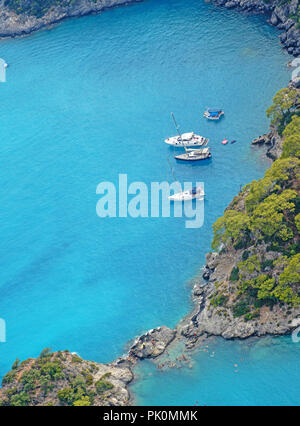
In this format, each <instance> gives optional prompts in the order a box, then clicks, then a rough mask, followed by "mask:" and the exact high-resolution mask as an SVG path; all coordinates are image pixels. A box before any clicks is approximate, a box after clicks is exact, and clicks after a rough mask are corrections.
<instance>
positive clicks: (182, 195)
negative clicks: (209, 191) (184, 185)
mask: <svg viewBox="0 0 300 426" xmlns="http://www.w3.org/2000/svg"><path fill="white" fill-rule="evenodd" d="M204 196H205V194H204V191H203V188H201V187H195V188H193V189H190V190H187V191H183V192H179V193H178V194H174V195H170V197H169V200H171V201H189V200H195V199H197V200H204Z"/></svg>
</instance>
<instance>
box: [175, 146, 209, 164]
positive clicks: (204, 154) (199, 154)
mask: <svg viewBox="0 0 300 426" xmlns="http://www.w3.org/2000/svg"><path fill="white" fill-rule="evenodd" d="M174 158H176V160H180V161H200V160H207V159H208V158H211V152H210V150H209V148H202V149H186V150H185V154H181V155H176V156H175V157H174Z"/></svg>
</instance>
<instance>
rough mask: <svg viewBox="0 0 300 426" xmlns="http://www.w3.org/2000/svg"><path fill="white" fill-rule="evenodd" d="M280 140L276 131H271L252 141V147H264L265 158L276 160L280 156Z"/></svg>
mask: <svg viewBox="0 0 300 426" xmlns="http://www.w3.org/2000/svg"><path fill="white" fill-rule="evenodd" d="M282 143H283V140H282V138H281V137H280V136H279V135H278V133H277V131H275V130H272V131H271V132H270V133H267V134H265V135H262V136H259V137H258V138H256V139H254V140H253V141H252V143H251V144H252V145H254V146H255V145H266V146H267V148H268V150H267V157H269V158H271V159H272V160H274V161H275V160H277V159H278V158H279V157H280V156H281V154H282Z"/></svg>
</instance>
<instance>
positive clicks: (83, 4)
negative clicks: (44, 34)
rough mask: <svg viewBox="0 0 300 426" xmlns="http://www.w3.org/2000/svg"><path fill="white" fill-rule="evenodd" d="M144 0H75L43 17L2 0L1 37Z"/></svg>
mask: <svg viewBox="0 0 300 426" xmlns="http://www.w3.org/2000/svg"><path fill="white" fill-rule="evenodd" d="M140 1H143V0H75V1H74V2H72V3H71V4H69V5H66V6H63V5H58V6H53V7H51V8H50V10H49V11H48V12H47V13H46V14H45V15H44V16H42V17H40V18H39V17H35V16H29V15H26V14H17V13H15V12H14V11H13V10H11V9H10V8H8V7H7V6H5V4H4V3H5V1H4V0H0V38H2V39H3V38H13V37H22V36H25V35H29V34H31V33H33V32H36V31H39V30H41V29H46V28H49V27H51V26H52V25H54V24H57V23H59V22H61V21H63V20H65V19H68V18H74V17H80V16H85V15H90V14H95V13H100V12H102V11H104V10H106V9H110V8H112V7H118V6H126V5H129V4H130V3H137V2H140Z"/></svg>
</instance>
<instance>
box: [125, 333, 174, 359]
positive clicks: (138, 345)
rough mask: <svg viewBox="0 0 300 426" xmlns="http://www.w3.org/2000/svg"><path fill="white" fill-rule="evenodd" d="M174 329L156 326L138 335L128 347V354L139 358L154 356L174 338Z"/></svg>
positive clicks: (160, 352) (161, 351) (162, 350)
mask: <svg viewBox="0 0 300 426" xmlns="http://www.w3.org/2000/svg"><path fill="white" fill-rule="evenodd" d="M175 336H176V331H175V330H172V329H170V328H168V327H165V326H163V327H158V328H155V329H153V330H150V331H148V332H147V333H146V334H143V335H142V336H140V337H139V338H138V339H137V340H136V341H135V342H134V344H133V346H132V347H131V348H130V351H129V356H130V357H135V358H139V359H145V358H156V357H158V356H159V355H161V354H162V353H163V352H164V351H165V349H166V347H167V346H168V345H169V344H170V343H171V342H172V340H174V338H175Z"/></svg>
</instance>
